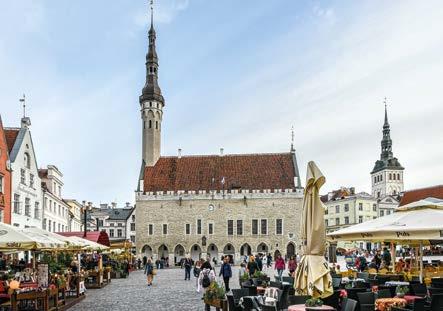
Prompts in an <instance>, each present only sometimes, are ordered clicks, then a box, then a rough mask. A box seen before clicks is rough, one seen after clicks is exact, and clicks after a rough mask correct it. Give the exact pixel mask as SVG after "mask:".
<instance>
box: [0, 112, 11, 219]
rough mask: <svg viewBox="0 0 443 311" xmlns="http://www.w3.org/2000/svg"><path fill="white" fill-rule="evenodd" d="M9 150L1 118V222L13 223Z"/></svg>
mask: <svg viewBox="0 0 443 311" xmlns="http://www.w3.org/2000/svg"><path fill="white" fill-rule="evenodd" d="M8 155H9V151H8V146H7V144H6V139H5V135H4V132H3V125H2V123H1V119H0V178H1V179H2V180H1V188H0V210H1V211H2V212H1V219H0V221H1V222H4V223H7V224H10V223H11V171H10V169H9V168H8V160H9V156H8Z"/></svg>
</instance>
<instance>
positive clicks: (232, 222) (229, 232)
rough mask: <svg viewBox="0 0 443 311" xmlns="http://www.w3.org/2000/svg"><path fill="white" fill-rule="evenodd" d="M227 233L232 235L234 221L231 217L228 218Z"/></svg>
mask: <svg viewBox="0 0 443 311" xmlns="http://www.w3.org/2000/svg"><path fill="white" fill-rule="evenodd" d="M228 235H234V221H233V220H232V219H229V220H228Z"/></svg>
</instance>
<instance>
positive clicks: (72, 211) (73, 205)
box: [64, 199, 84, 232]
mask: <svg viewBox="0 0 443 311" xmlns="http://www.w3.org/2000/svg"><path fill="white" fill-rule="evenodd" d="M64 201H65V202H66V204H68V206H69V219H68V231H70V232H79V231H83V223H84V222H83V219H82V207H83V206H82V205H81V203H79V202H78V201H77V200H73V199H65V200H64Z"/></svg>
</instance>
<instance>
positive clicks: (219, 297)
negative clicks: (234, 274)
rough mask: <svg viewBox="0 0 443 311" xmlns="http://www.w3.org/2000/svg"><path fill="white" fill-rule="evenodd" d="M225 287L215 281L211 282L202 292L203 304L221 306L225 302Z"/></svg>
mask: <svg viewBox="0 0 443 311" xmlns="http://www.w3.org/2000/svg"><path fill="white" fill-rule="evenodd" d="M225 294H226V292H225V288H224V287H223V286H220V285H219V284H218V283H217V282H212V283H211V285H209V287H208V288H207V289H206V291H205V293H204V294H203V300H204V302H205V304H207V305H210V306H213V307H216V308H223V304H224V302H225Z"/></svg>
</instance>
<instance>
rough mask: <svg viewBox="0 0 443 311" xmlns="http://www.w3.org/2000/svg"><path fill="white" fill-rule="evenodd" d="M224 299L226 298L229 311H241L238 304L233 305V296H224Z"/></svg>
mask: <svg viewBox="0 0 443 311" xmlns="http://www.w3.org/2000/svg"><path fill="white" fill-rule="evenodd" d="M226 297H227V298H228V309H229V311H242V310H243V309H242V307H240V306H239V305H238V304H236V303H235V301H234V296H233V295H226Z"/></svg>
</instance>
